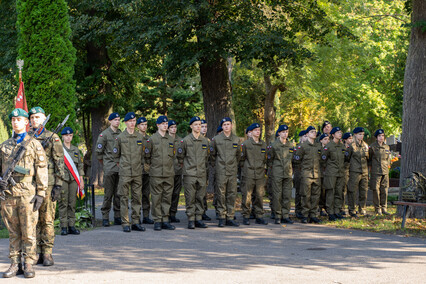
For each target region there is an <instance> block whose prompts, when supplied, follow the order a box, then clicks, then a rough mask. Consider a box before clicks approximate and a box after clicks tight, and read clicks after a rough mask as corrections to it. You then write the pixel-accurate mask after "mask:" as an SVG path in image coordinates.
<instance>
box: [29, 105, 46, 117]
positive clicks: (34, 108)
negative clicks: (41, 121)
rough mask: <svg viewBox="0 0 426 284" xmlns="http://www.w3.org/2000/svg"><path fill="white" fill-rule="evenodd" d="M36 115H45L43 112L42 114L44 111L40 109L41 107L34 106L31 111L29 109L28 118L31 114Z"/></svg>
mask: <svg viewBox="0 0 426 284" xmlns="http://www.w3.org/2000/svg"><path fill="white" fill-rule="evenodd" d="M36 113H43V114H46V113H45V112H44V109H42V108H41V107H39V106H36V107H33V108H32V109H30V116H31V115H32V114H36Z"/></svg>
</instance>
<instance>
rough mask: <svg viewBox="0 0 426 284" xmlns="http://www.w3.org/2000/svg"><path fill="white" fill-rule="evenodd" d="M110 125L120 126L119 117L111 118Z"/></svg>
mask: <svg viewBox="0 0 426 284" xmlns="http://www.w3.org/2000/svg"><path fill="white" fill-rule="evenodd" d="M111 125H112V127H115V128H118V127H119V126H120V118H119V117H116V118H114V119H113V120H111Z"/></svg>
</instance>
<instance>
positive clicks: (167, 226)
mask: <svg viewBox="0 0 426 284" xmlns="http://www.w3.org/2000/svg"><path fill="white" fill-rule="evenodd" d="M161 229H165V230H174V229H176V227H175V226H173V225H171V224H170V223H169V222H163V223H162V224H161Z"/></svg>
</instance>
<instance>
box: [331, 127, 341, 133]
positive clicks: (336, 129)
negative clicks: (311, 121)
mask: <svg viewBox="0 0 426 284" xmlns="http://www.w3.org/2000/svg"><path fill="white" fill-rule="evenodd" d="M341 130H342V129H340V127H333V129H331V131H330V134H334V133H336V132H337V131H341Z"/></svg>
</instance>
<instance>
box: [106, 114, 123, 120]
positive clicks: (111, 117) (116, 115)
mask: <svg viewBox="0 0 426 284" xmlns="http://www.w3.org/2000/svg"><path fill="white" fill-rule="evenodd" d="M117 117H120V115H119V114H118V113H116V112H113V113H111V114H110V115H109V116H108V120H109V121H111V120H113V119H115V118H117Z"/></svg>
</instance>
